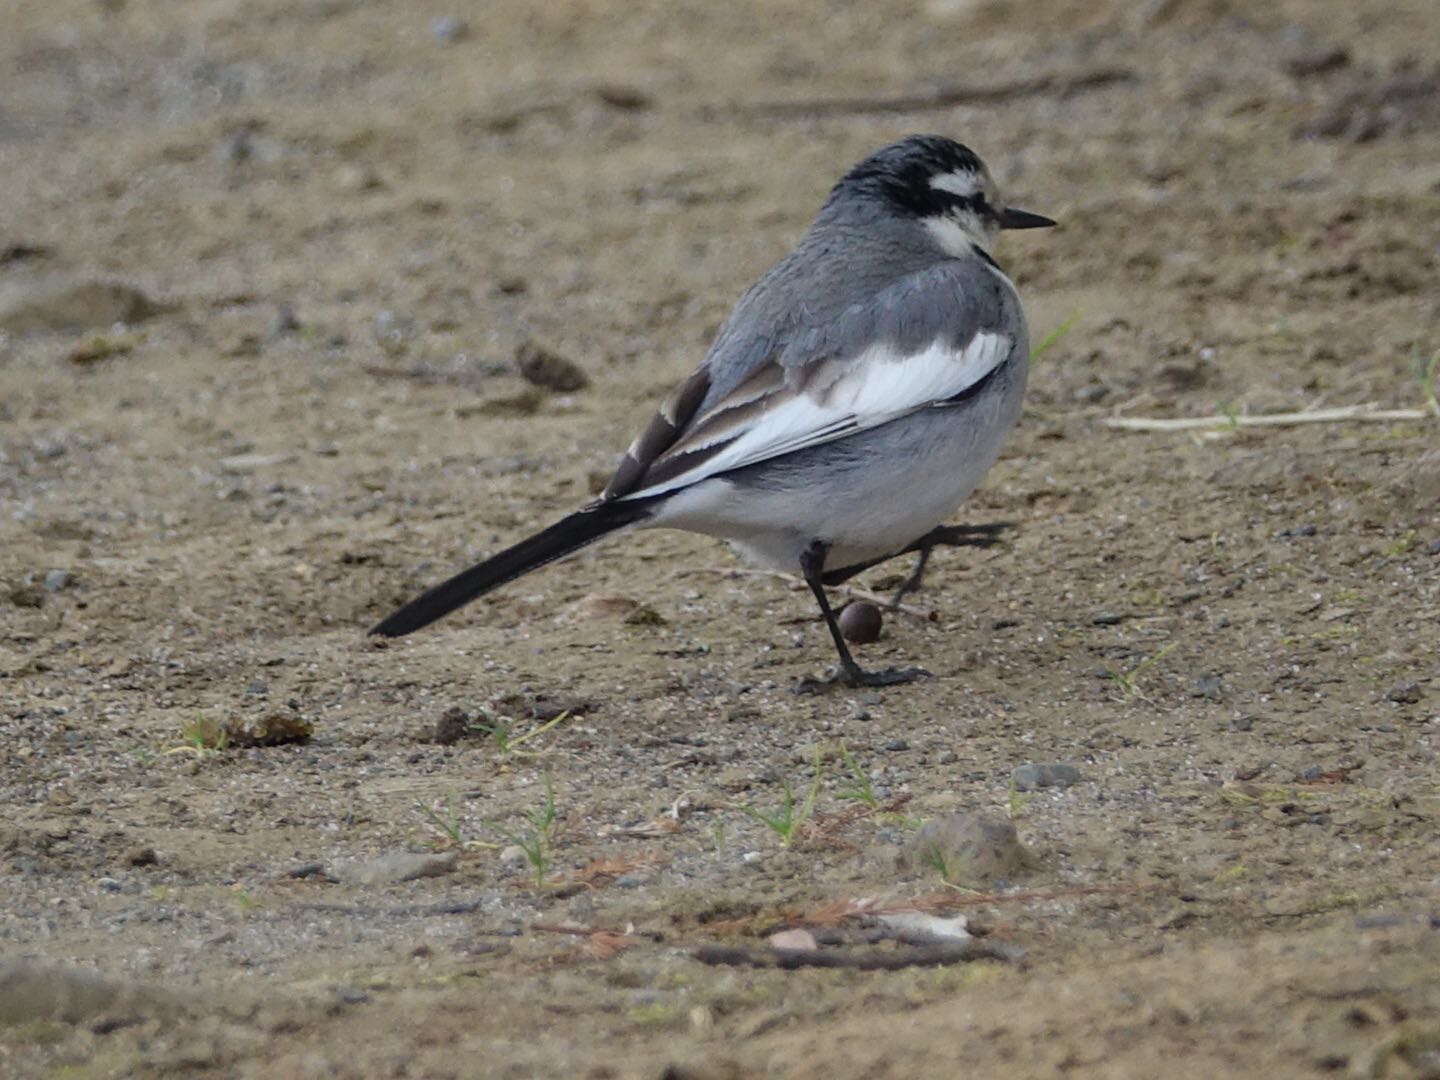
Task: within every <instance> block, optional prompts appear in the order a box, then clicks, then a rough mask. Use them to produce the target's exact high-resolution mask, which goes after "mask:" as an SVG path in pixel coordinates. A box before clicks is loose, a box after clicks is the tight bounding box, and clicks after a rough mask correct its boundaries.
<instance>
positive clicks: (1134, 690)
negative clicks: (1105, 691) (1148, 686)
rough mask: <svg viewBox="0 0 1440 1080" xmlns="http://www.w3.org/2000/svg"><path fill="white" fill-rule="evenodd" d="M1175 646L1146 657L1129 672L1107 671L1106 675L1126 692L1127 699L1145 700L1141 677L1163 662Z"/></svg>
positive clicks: (1170, 645) (1167, 646) (1169, 646)
mask: <svg viewBox="0 0 1440 1080" xmlns="http://www.w3.org/2000/svg"><path fill="white" fill-rule="evenodd" d="M1175 645H1176V643H1175V642H1173V641H1172V642H1171V643H1170V644H1169V645H1166V646H1165V647H1164V648H1163V649H1161V650H1160V651H1159V652H1157V653H1155V654H1154V655H1153V656H1147V657H1145V658H1144V659H1143V660H1141V661H1140V662H1139V663H1138V664H1136V665H1135V666H1134V667H1133V668H1131V669H1130V670H1129V671H1107V672H1106V673H1105V674H1106V676H1107V677H1108V678H1110V679H1113V680H1114V681H1115V685H1116V686H1118V687H1120V689H1121V690H1122V691H1124V693H1125V696H1126V697H1133V698H1144V697H1145V695H1144V694H1142V693H1141V692H1140V676H1141V675H1143V674H1145V672H1146V671H1148V670H1149V669H1150V668H1152V667H1154V666H1155V665H1156V664H1158V663H1159V662H1160V661H1161V660H1163V659H1164V658H1165V657H1166V656H1167V655H1168V654H1169V653H1170V652H1172V651H1173V650H1174V648H1175Z"/></svg>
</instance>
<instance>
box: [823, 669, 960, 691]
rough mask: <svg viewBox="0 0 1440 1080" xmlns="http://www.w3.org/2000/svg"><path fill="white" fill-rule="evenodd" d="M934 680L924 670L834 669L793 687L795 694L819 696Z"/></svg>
mask: <svg viewBox="0 0 1440 1080" xmlns="http://www.w3.org/2000/svg"><path fill="white" fill-rule="evenodd" d="M931 678H934V676H933V675H931V674H930V672H928V671H926V670H925V669H924V668H918V667H907V668H894V667H892V668H885V669H883V670H881V671H866V670H865V669H864V668H860V667H856V668H849V669H847V668H843V667H842V668H836V669H835V670H834V671H832V672H830V674H828V675H826V676H825V677H824V678H823V679H817V678H815V677H814V676H812V675H807V676H805V678H803V679H801V680H800V684H799V685H798V686H796V687H795V692H796V693H797V694H821V693H824V692H825V691H826V690H830V689H833V688H834V687H837V686H846V687H851V688H858V687H866V686H899V685H900V684H901V683H908V682H915V681H917V680H919V679H931Z"/></svg>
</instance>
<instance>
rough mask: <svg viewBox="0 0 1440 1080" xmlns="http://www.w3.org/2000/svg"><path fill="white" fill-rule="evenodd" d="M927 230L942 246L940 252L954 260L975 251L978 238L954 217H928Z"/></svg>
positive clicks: (926, 220)
mask: <svg viewBox="0 0 1440 1080" xmlns="http://www.w3.org/2000/svg"><path fill="white" fill-rule="evenodd" d="M968 216H969V215H967V217H968ZM925 228H926V229H927V230H928V231H929V233H930V235H931V236H933V237H934V238H935V242H936V243H937V244H939V245H940V250H941V251H943V252H945V254H946V255H949V256H950V257H951V258H952V259H962V258H964V257H965V256H966V255H969V254H971V253H972V252H973V251H974V250H975V246H976V244H975V240H976V237H975V236H974V234H972V233H970V232H968V231H967V230H966V229H965V227H964V226H963V225H961V224H960V222H959V221H957V220H955V218H953V217H949V216H946V217H928V218H926V219H925Z"/></svg>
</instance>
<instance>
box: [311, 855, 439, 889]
mask: <svg viewBox="0 0 1440 1080" xmlns="http://www.w3.org/2000/svg"><path fill="white" fill-rule="evenodd" d="M454 869H455V853H454V852H453V851H447V852H443V853H441V854H438V855H421V854H417V853H413V852H409V851H398V852H395V853H393V854H390V855H381V856H379V857H378V858H374V859H367V860H365V861H363V862H355V863H349V864H346V865H343V866H336V867H334V868H332V873H334V875H335V877H337V878H338V879H339V880H341V881H346V882H349V883H350V884H352V885H389V884H393V883H394V882H397V881H414V880H415V879H416V878H425V877H439V876H440V875H442V874H448V873H450V871H452V870H454Z"/></svg>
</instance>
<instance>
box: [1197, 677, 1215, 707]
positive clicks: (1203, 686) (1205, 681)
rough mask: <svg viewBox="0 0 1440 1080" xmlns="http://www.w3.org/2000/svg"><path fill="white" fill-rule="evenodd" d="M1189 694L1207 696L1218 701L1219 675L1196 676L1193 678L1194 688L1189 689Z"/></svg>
mask: <svg viewBox="0 0 1440 1080" xmlns="http://www.w3.org/2000/svg"><path fill="white" fill-rule="evenodd" d="M1191 696H1192V697H1203V698H1207V699H1209V700H1210V701H1219V700H1220V676H1219V675H1201V676H1199V677H1197V678H1196V680H1195V684H1194V689H1193V690H1192V691H1191Z"/></svg>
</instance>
